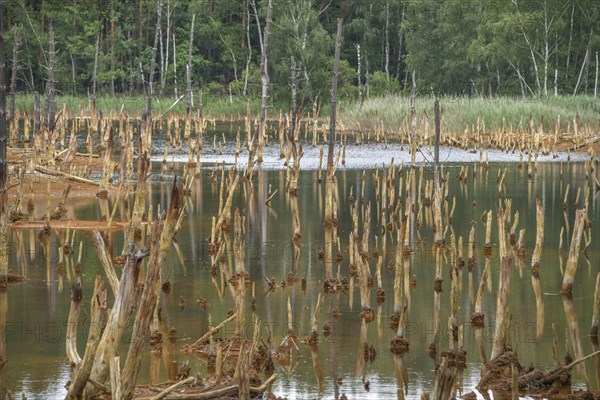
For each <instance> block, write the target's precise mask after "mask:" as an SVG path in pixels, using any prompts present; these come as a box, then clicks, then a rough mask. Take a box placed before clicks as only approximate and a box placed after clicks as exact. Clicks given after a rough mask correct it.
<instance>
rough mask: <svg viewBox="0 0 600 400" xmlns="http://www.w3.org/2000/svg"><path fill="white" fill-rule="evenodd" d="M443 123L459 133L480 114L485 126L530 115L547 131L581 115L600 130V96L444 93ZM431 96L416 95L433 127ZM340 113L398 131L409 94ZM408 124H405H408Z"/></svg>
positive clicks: (350, 120)
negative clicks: (521, 96)
mask: <svg viewBox="0 0 600 400" xmlns="http://www.w3.org/2000/svg"><path fill="white" fill-rule="evenodd" d="M440 106H441V108H442V113H443V114H442V126H443V128H444V129H446V130H447V131H448V132H453V133H459V132H463V131H464V130H465V129H467V128H470V127H474V126H476V124H477V117H478V116H480V118H481V121H483V123H485V128H486V129H496V128H500V127H502V123H503V119H504V121H505V124H506V125H505V126H506V127H507V129H508V128H510V127H511V126H512V127H513V129H516V128H517V127H518V126H519V124H522V125H523V126H524V127H529V119H530V115H532V116H533V119H534V121H535V124H536V126H539V123H540V121H542V118H543V121H544V124H543V126H544V131H546V132H548V131H553V130H554V129H555V127H556V122H557V118H558V116H560V129H561V130H563V131H566V130H567V128H568V126H569V124H570V125H571V131H572V129H573V128H572V126H573V118H574V117H575V115H578V116H579V124H580V126H583V125H589V126H590V127H591V128H592V129H594V130H595V131H599V130H600V126H599V125H600V100H599V99H594V98H593V97H592V96H575V97H573V96H565V97H550V98H548V99H536V98H528V99H524V100H521V99H515V98H507V97H500V98H468V97H443V98H441V99H440ZM433 107H434V99H433V98H432V97H418V98H417V99H416V106H415V108H416V111H417V117H418V118H419V121H420V123H423V117H424V112H425V111H426V112H427V114H428V116H429V124H430V127H431V128H430V129H431V130H432V131H433V124H434V120H433V115H434V112H433ZM340 114H341V116H342V120H343V123H344V124H345V125H346V126H348V127H353V128H358V127H361V128H373V127H375V126H379V127H380V126H381V125H382V124H383V126H384V127H385V128H386V129H389V130H392V131H396V130H397V129H398V128H399V127H400V126H401V125H402V124H403V123H404V124H406V123H407V122H408V121H409V120H410V97H400V96H388V97H379V98H372V99H369V100H366V101H365V102H364V104H363V106H362V108H361V107H360V104H358V103H351V104H347V103H346V104H344V103H342V104H341V109H340ZM405 126H406V125H405Z"/></svg>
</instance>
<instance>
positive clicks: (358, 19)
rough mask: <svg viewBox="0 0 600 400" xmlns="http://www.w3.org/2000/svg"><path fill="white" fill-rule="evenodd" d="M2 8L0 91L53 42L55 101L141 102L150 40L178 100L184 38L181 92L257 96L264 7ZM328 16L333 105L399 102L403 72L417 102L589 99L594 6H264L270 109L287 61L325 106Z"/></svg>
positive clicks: (23, 77) (160, 79)
mask: <svg viewBox="0 0 600 400" xmlns="http://www.w3.org/2000/svg"><path fill="white" fill-rule="evenodd" d="M3 3H4V13H5V24H6V26H5V29H6V34H5V43H6V58H7V60H6V63H7V65H6V67H7V68H6V70H7V79H6V82H7V83H9V84H10V86H9V93H11V92H13V93H17V94H19V93H32V92H35V91H37V92H40V93H44V91H45V88H46V83H47V80H48V75H49V74H48V69H49V68H48V57H49V50H50V42H51V36H53V37H54V42H55V43H54V46H55V54H56V60H55V66H54V71H53V72H54V80H55V82H56V90H57V94H58V95H67V96H88V97H89V96H92V95H95V94H97V95H99V96H114V95H127V96H136V95H143V94H144V93H145V91H146V90H147V87H146V86H147V82H148V80H149V78H148V72H149V70H150V64H151V58H152V49H153V45H154V43H155V32H157V31H158V38H157V40H156V43H157V56H156V57H157V60H156V63H157V67H156V69H155V75H154V77H153V81H154V90H153V92H154V95H155V96H159V97H171V96H174V98H177V97H178V96H181V95H182V94H183V93H185V85H186V64H187V62H188V50H189V47H190V46H189V43H190V38H191V39H193V45H192V46H191V55H192V58H191V60H192V62H191V71H190V72H191V79H192V82H193V86H194V89H195V90H198V89H199V88H202V90H203V93H204V94H205V95H209V96H215V97H222V98H231V97H237V96H249V97H251V98H258V97H260V92H261V75H260V68H259V65H260V58H261V57H260V55H261V35H260V34H259V32H260V31H261V29H263V28H264V25H265V19H266V17H265V15H266V8H267V1H266V0H234V1H220V0H190V1H184V0H123V1H121V0H108V1H107V0H68V1H65V0H4V2H3ZM158 12H160V13H161V18H160V25H159V26H158V30H157V26H156V24H157V13H158ZM192 18H194V30H193V35H190V30H191V26H192ZM337 18H342V19H343V23H344V29H343V45H342V51H341V63H340V77H339V78H340V81H339V82H340V83H339V84H340V87H339V96H340V98H341V99H357V100H358V99H365V98H368V97H377V96H382V95H387V94H407V93H409V92H410V91H411V88H412V81H411V73H412V71H415V75H416V83H417V89H418V92H419V93H420V94H425V95H427V94H430V93H435V94H437V95H439V94H445V95H465V96H519V97H521V96H523V97H524V96H533V97H546V96H555V95H558V96H565V95H575V94H587V95H590V96H596V95H597V90H598V89H597V86H598V82H597V81H598V52H599V50H600V26H599V25H598V21H599V20H600V2H598V1H589V0H568V1H566V2H565V1H563V0H510V1H497V0H461V1H459V0H373V1H364V0H273V10H272V24H271V29H270V30H271V38H270V42H269V47H268V57H269V60H268V71H269V76H270V96H271V101H275V102H278V103H279V104H286V103H287V102H289V97H290V94H289V92H290V58H291V56H294V58H295V60H296V71H297V74H298V98H299V99H302V101H303V103H305V104H306V106H305V107H310V106H308V105H309V104H312V103H314V102H315V100H318V101H323V102H327V99H328V98H329V96H330V90H331V84H330V82H331V76H332V68H333V52H334V47H335V32H336V20H337ZM94 77H95V80H96V85H94V84H93V82H94Z"/></svg>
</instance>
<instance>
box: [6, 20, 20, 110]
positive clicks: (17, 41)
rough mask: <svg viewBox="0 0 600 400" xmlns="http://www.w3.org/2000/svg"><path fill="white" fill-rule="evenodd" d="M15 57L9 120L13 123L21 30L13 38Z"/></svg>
mask: <svg viewBox="0 0 600 400" xmlns="http://www.w3.org/2000/svg"><path fill="white" fill-rule="evenodd" d="M13 39H14V40H13V57H12V74H11V76H10V114H9V118H10V120H11V121H12V120H13V119H14V117H15V97H16V92H17V73H18V71H19V46H20V44H21V38H20V37H19V30H18V29H16V30H15V34H14V38H13Z"/></svg>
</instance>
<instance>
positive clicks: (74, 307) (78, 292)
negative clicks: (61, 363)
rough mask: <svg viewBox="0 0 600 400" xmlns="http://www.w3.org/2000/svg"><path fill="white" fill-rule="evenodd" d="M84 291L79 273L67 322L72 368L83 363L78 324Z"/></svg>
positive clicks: (72, 289) (69, 357)
mask: <svg viewBox="0 0 600 400" xmlns="http://www.w3.org/2000/svg"><path fill="white" fill-rule="evenodd" d="M82 298H83V291H82V287H81V276H80V275H79V273H78V275H77V281H76V282H75V283H73V286H72V288H71V309H70V311H69V319H68V322H67V332H66V337H67V339H66V341H67V343H66V349H67V358H68V359H69V363H70V364H71V368H73V369H74V368H77V367H78V366H79V365H80V364H81V357H79V353H78V352H77V324H78V320H79V311H80V309H81V299H82Z"/></svg>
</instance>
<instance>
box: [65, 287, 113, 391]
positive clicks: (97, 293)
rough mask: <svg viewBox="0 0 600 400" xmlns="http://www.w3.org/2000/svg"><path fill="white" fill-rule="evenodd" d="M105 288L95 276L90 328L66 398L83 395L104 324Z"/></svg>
mask: <svg viewBox="0 0 600 400" xmlns="http://www.w3.org/2000/svg"><path fill="white" fill-rule="evenodd" d="M106 296H107V294H106V289H105V288H104V283H103V282H102V278H100V277H99V276H96V283H95V285H94V294H93V295H92V300H91V303H92V304H91V311H90V320H91V322H90V330H89V334H88V339H87V344H86V346H85V353H84V355H83V359H82V360H81V364H80V365H79V368H77V369H76V370H75V372H74V373H73V379H72V382H71V385H70V386H69V388H68V390H69V391H68V393H67V396H66V397H65V399H66V400H75V399H81V398H82V395H83V389H84V388H85V385H86V384H87V381H88V378H89V376H90V372H91V370H92V365H93V363H94V357H95V355H96V350H97V348H98V344H99V339H100V336H101V335H102V328H103V326H104V317H105V315H106Z"/></svg>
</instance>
